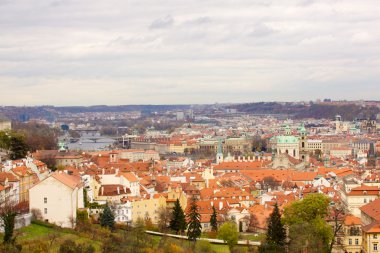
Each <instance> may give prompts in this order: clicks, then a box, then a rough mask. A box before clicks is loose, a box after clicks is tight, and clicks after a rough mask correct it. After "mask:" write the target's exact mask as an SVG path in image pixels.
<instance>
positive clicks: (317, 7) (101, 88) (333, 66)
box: [0, 0, 380, 105]
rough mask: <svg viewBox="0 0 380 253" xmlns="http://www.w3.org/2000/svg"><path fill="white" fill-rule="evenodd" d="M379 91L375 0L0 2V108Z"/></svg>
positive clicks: (370, 95)
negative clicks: (3, 106) (7, 106)
mask: <svg viewBox="0 0 380 253" xmlns="http://www.w3.org/2000/svg"><path fill="white" fill-rule="evenodd" d="M317 98H321V99H323V98H333V99H377V100H379V99H380V3H379V0H360V1H358V0H320V1H318V0H315V1H313V0H273V1H270V0H235V1H234V0H228V1H223V0H199V1H198V0H120V1H117V0H102V1H97V0H55V1H48V0H34V1H33V0H0V105H42V104H51V105H94V104H110V105H111V104H112V105H114V104H171V103H173V104H183V103H214V102H220V103H221V102H252V101H274V100H280V101H299V100H310V99H313V100H314V99H317Z"/></svg>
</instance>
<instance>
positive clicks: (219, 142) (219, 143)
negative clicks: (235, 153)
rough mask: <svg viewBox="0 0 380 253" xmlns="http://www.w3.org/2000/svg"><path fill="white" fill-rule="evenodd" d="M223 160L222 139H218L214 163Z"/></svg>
mask: <svg viewBox="0 0 380 253" xmlns="http://www.w3.org/2000/svg"><path fill="white" fill-rule="evenodd" d="M221 162H223V149H222V140H221V139H219V141H218V151H217V153H216V163H217V164H219V163H221Z"/></svg>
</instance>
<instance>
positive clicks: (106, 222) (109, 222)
mask: <svg viewBox="0 0 380 253" xmlns="http://www.w3.org/2000/svg"><path fill="white" fill-rule="evenodd" d="M100 225H101V226H102V227H108V228H109V229H111V231H112V230H114V229H115V216H114V214H113V213H112V211H111V208H110V207H109V206H108V205H106V206H105V207H104V209H103V213H102V214H101V216H100Z"/></svg>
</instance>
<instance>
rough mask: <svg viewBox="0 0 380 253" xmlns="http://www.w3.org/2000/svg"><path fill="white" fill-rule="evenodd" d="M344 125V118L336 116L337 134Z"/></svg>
mask: <svg viewBox="0 0 380 253" xmlns="http://www.w3.org/2000/svg"><path fill="white" fill-rule="evenodd" d="M341 124H342V116H340V115H336V116H335V133H339V132H340V126H341Z"/></svg>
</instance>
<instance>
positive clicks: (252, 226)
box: [248, 214, 259, 233]
mask: <svg viewBox="0 0 380 253" xmlns="http://www.w3.org/2000/svg"><path fill="white" fill-rule="evenodd" d="M248 221H249V223H248V231H249V232H253V233H255V232H257V227H258V226H259V221H258V219H257V216H256V215H255V214H251V215H250V216H249V217H248Z"/></svg>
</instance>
